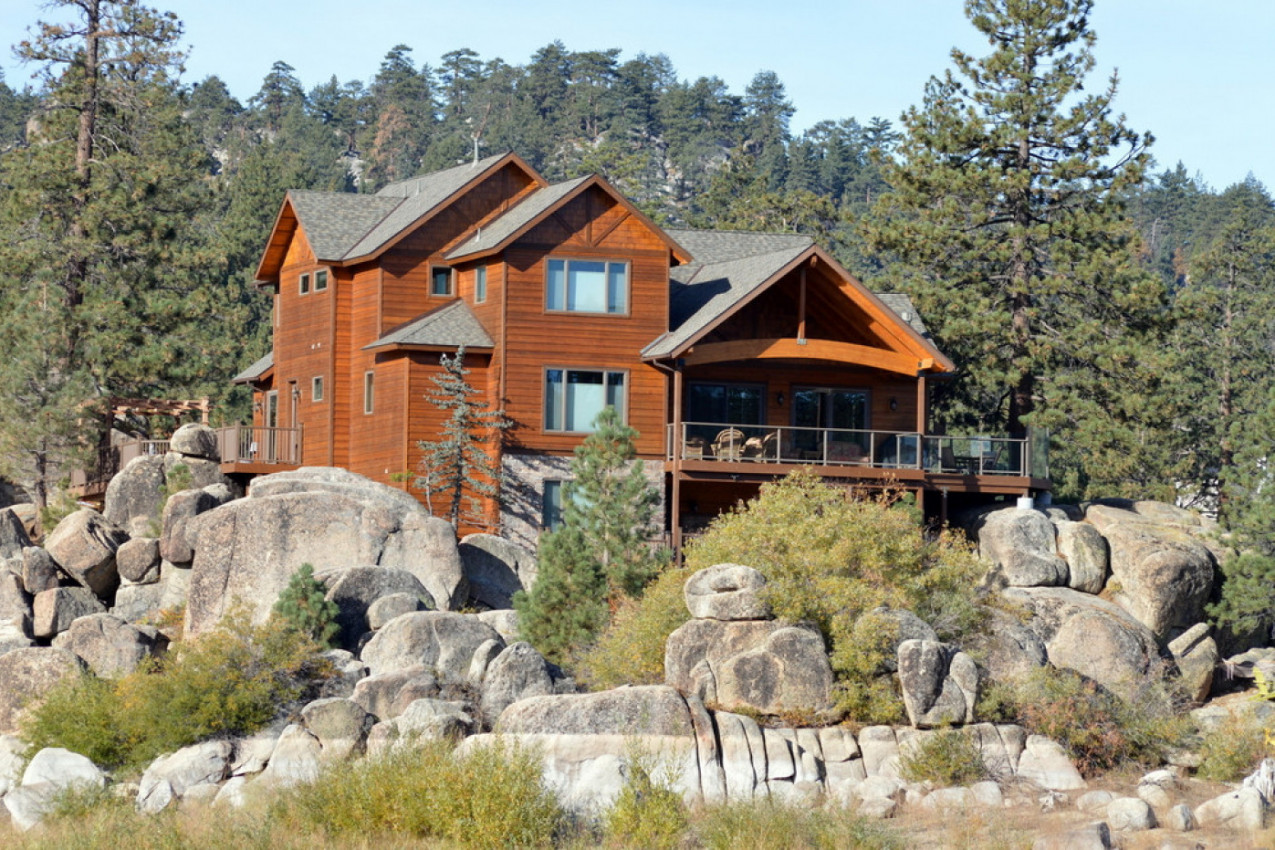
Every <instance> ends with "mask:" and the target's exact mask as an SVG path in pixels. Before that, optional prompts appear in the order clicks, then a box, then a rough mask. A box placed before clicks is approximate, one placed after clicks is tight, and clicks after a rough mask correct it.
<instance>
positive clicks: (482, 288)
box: [474, 266, 487, 304]
mask: <svg viewBox="0 0 1275 850" xmlns="http://www.w3.org/2000/svg"><path fill="white" fill-rule="evenodd" d="M474 303H475V304H485V303H487V267H486V266H479V267H478V268H476V269H474Z"/></svg>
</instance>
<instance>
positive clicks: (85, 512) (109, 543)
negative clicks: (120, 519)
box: [44, 508, 128, 599]
mask: <svg viewBox="0 0 1275 850" xmlns="http://www.w3.org/2000/svg"><path fill="white" fill-rule="evenodd" d="M126 540H128V534H127V532H125V531H124V529H122V528H120V527H119V526H117V525H115V524H114V523H112V522H110V521H109V520H108V519H107V518H106V517H104V516H102V515H101V514H100V513H98V512H97V511H95V510H93V509H92V508H81V509H80V510H78V511H76V512H75V513H72V514H70V515H69V516H67V517H66V518H65V519H63V520H62V521H61V522H59V523H58V524H57V527H56V528H54V529H53V531H51V532H49V535H48V537H46V538H45V541H44V548H45V550H46V551H47V552H48V553H49V555H51V556H52V557H53V560H54V561H56V562H57V563H58V565H59V566H61V567H62V570H63V571H64V572H65V573H66V574H67V575H69V576H70V577H71V578H72V579H74V580H75V581H76V582H77V583H79V584H80V585H82V586H84V587H87V588H88V589H89V590H91V591H93V592H94V593H95V594H97V595H98V596H100V597H102V598H104V599H109V598H110V596H111V594H113V593H114V592H115V588H116V586H117V585H118V584H119V574H118V573H117V572H116V569H115V553H116V551H117V550H118V549H119V548H120V546H121V545H123V543H124V542H125V541H126Z"/></svg>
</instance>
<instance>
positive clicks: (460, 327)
mask: <svg viewBox="0 0 1275 850" xmlns="http://www.w3.org/2000/svg"><path fill="white" fill-rule="evenodd" d="M462 345H463V346H465V347H466V348H493V347H495V345H496V342H495V340H493V339H492V338H491V335H490V334H488V333H487V330H486V329H485V328H484V327H483V326H482V323H481V322H479V321H478V317H477V316H475V315H474V311H473V310H471V309H469V305H468V304H466V303H465V302H464V300H462V299H460V298H457V299H456V300H455V301H449V302H447V303H446V304H444V305H443V306H442V307H439V308H438V309H436V310H431V311H430V312H428V313H426V314H424V315H423V316H419V317H418V318H415V319H412V320H411V321H410V322H407V323H405V324H402V325H399V326H398V327H397V328H394V329H392V330H391V331H390V332H389V333H387V334H385V336H383V337H381V338H380V339H378V340H377V341H376V342H371V343H368V344H367V345H365V346H363V350H365V351H366V350H369V349H374V348H387V347H391V346H392V347H413V348H414V347H421V348H459V347H460V346H462Z"/></svg>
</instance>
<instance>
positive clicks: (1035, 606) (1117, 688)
mask: <svg viewBox="0 0 1275 850" xmlns="http://www.w3.org/2000/svg"><path fill="white" fill-rule="evenodd" d="M1002 595H1003V596H1004V597H1005V598H1006V599H1008V600H1009V601H1011V602H1014V603H1016V604H1018V605H1021V606H1023V607H1024V608H1026V609H1028V610H1029V611H1032V612H1033V613H1034V616H1033V617H1032V620H1031V622H1030V623H1029V624H1028V626H1029V628H1031V630H1032V631H1033V632H1035V633H1036V635H1038V636H1039V637H1040V639H1041V640H1042V641H1043V642H1044V644H1045V649H1046V652H1047V654H1048V656H1049V661H1050V663H1052V664H1053V665H1054V666H1055V667H1064V668H1067V669H1069V670H1074V671H1076V672H1077V673H1080V674H1081V675H1083V676H1088V677H1089V678H1090V679H1093V680H1094V681H1096V682H1098V683H1099V684H1101V685H1103V686H1104V687H1106V688H1108V689H1110V690H1112V691H1114V692H1115V693H1117V694H1121V695H1125V696H1131V695H1133V694H1135V693H1137V692H1138V691H1139V690H1140V689H1141V688H1142V687H1143V684H1144V682H1145V680H1146V677H1147V676H1148V675H1150V674H1153V673H1154V672H1158V671H1159V669H1160V665H1161V663H1162V662H1161V659H1160V650H1159V647H1158V645H1157V643H1156V639H1155V635H1153V634H1152V633H1151V632H1150V630H1149V629H1147V627H1146V626H1144V625H1143V624H1142V623H1140V622H1138V621H1137V620H1135V619H1134V618H1133V617H1132V616H1131V615H1130V614H1129V613H1128V612H1126V611H1125V610H1124V609H1122V608H1121V607H1120V606H1118V605H1115V604H1113V603H1111V602H1108V601H1107V600H1105V599H1101V598H1099V597H1097V596H1091V595H1089V594H1087V593H1081V592H1079V591H1076V590H1071V589H1070V588H1064V587H1032V588H1007V589H1006V590H1004V591H1002Z"/></svg>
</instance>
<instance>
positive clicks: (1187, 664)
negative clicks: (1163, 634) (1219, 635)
mask: <svg viewBox="0 0 1275 850" xmlns="http://www.w3.org/2000/svg"><path fill="white" fill-rule="evenodd" d="M1209 630H1210V626H1209V624H1208V623H1197V624H1196V625H1194V626H1192V627H1191V628H1189V629H1187V630H1186V631H1185V632H1183V633H1182V634H1180V635H1178V636H1177V637H1176V638H1174V639H1173V640H1171V641H1169V652H1170V653H1172V654H1173V660H1174V661H1175V662H1177V665H1178V672H1179V673H1180V674H1181V677H1182V685H1183V687H1184V688H1185V689H1186V692H1187V695H1188V696H1190V698H1191V699H1192V701H1194V702H1197V703H1203V702H1204V701H1205V700H1207V699H1208V698H1209V692H1210V691H1211V690H1212V689H1213V673H1214V671H1215V670H1216V669H1217V664H1218V660H1219V653H1218V651H1217V642H1216V641H1214V640H1213V638H1212V637H1211V636H1210V635H1209Z"/></svg>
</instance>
